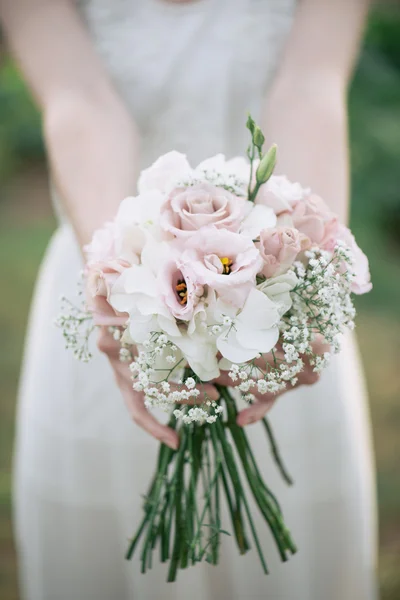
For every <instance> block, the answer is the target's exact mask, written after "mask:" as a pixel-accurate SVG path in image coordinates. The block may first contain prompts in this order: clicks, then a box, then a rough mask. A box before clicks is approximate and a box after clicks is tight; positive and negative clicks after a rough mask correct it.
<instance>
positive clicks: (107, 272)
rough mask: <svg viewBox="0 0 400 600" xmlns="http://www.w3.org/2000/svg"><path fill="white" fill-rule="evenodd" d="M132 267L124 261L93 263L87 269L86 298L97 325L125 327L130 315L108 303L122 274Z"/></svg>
mask: <svg viewBox="0 0 400 600" xmlns="http://www.w3.org/2000/svg"><path fill="white" fill-rule="evenodd" d="M128 267H130V264H129V263H128V262H127V261H124V260H113V261H109V262H97V263H91V264H89V265H88V266H87V268H86V296H87V298H88V305H89V308H90V310H91V311H92V312H93V317H94V322H95V323H96V325H108V326H112V325H123V324H124V323H126V321H127V319H128V315H126V314H123V313H119V312H117V311H115V310H114V309H113V308H112V306H110V304H109V303H108V299H109V297H110V293H111V289H112V286H113V285H114V283H115V282H116V280H117V279H118V277H119V276H120V275H121V273H122V272H123V271H124V270H125V269H127V268H128Z"/></svg>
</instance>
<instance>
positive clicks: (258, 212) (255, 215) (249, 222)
mask: <svg viewBox="0 0 400 600" xmlns="http://www.w3.org/2000/svg"><path fill="white" fill-rule="evenodd" d="M250 204H252V203H250ZM252 206H253V207H252V210H251V211H250V213H249V214H248V215H247V217H246V218H245V219H244V220H243V222H242V224H241V227H240V233H242V234H243V235H247V236H249V237H251V239H255V238H256V237H258V235H259V234H260V231H262V230H263V229H267V228H270V227H275V225H276V214H275V213H274V211H273V210H272V208H269V207H268V206H263V205H262V204H256V205H252Z"/></svg>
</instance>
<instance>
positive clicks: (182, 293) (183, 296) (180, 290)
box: [175, 279, 188, 305]
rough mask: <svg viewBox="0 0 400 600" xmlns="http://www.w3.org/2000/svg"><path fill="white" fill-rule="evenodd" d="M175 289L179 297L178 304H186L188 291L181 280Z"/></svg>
mask: <svg viewBox="0 0 400 600" xmlns="http://www.w3.org/2000/svg"><path fill="white" fill-rule="evenodd" d="M175 289H176V292H177V294H178V297H179V302H180V303H181V304H182V305H184V304H187V297H188V291H187V285H186V283H185V281H184V280H183V279H179V280H178V283H177V284H176V286H175Z"/></svg>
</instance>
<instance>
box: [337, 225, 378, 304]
mask: <svg viewBox="0 0 400 600" xmlns="http://www.w3.org/2000/svg"><path fill="white" fill-rule="evenodd" d="M338 239H339V240H342V241H343V242H344V243H345V244H346V245H347V246H348V247H349V248H350V250H351V251H352V253H353V257H354V262H353V271H354V274H355V277H354V279H353V281H352V285H351V291H352V292H353V293H354V294H366V293H367V292H369V291H370V290H371V289H372V283H371V275H370V272H369V263H368V258H367V257H366V256H365V254H364V252H363V251H362V250H361V248H360V247H359V246H358V244H357V242H356V240H355V238H354V235H353V234H352V233H351V231H350V229H348V228H347V227H345V226H344V225H340V226H339V235H338Z"/></svg>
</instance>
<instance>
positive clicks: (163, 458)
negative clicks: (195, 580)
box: [126, 386, 296, 582]
mask: <svg viewBox="0 0 400 600" xmlns="http://www.w3.org/2000/svg"><path fill="white" fill-rule="evenodd" d="M218 391H219V393H220V402H223V403H224V404H225V414H226V419H224V420H223V419H222V418H221V417H218V419H217V421H216V422H215V423H213V424H204V425H198V424H193V423H192V424H190V425H182V426H181V427H180V430H179V435H180V445H179V449H178V450H176V451H175V450H172V449H171V448H169V447H168V446H165V445H164V444H161V446H160V450H159V455H158V461H157V468H156V472H155V475H154V478H153V480H152V483H151V485H150V488H149V490H148V493H147V495H146V496H145V501H144V507H143V510H144V515H143V519H142V522H141V524H140V526H139V527H138V530H137V532H136V534H135V536H134V537H133V539H132V540H131V542H130V544H129V548H128V551H127V553H126V558H127V559H130V558H131V557H132V556H133V554H134V552H135V550H136V549H137V548H138V547H139V543H140V542H142V543H141V549H140V560H141V571H142V573H145V572H146V571H147V570H148V569H151V567H152V562H153V552H154V551H155V550H156V548H157V546H158V552H159V556H160V560H161V562H168V561H169V569H168V578H167V581H169V582H172V581H175V580H176V577H177V573H178V569H185V568H187V567H188V566H190V565H194V564H196V563H197V562H201V561H202V560H206V561H207V562H208V563H210V564H212V565H217V564H218V560H219V552H220V541H221V535H233V537H234V538H235V540H236V544H237V546H238V549H239V552H240V553H241V554H244V553H246V552H247V551H248V550H250V543H251V542H250V540H251V541H252V543H254V546H255V548H256V551H257V553H258V556H259V558H260V561H261V565H262V568H263V570H264V573H265V574H267V573H268V567H267V563H266V560H265V558H264V553H263V550H262V547H261V543H260V538H259V532H258V531H257V530H256V527H255V524H254V519H253V515H252V511H251V508H250V505H249V501H248V498H247V494H248V492H247V488H245V486H244V484H243V480H244V479H246V480H247V484H248V488H249V489H250V491H251V494H252V496H253V498H254V500H255V504H256V505H257V507H258V509H259V511H260V512H261V514H262V516H263V518H264V519H265V521H266V523H267V524H268V526H269V528H270V530H271V533H272V535H273V537H274V539H275V542H276V546H277V549H278V551H279V554H280V556H281V559H282V560H283V561H286V560H287V559H288V557H289V555H290V554H294V553H295V552H296V547H295V545H294V543H293V540H292V538H291V535H290V532H289V530H288V529H287V527H286V526H285V523H284V521H283V516H282V512H281V509H280V507H279V504H278V502H277V500H276V498H275V496H274V495H273V493H272V492H271V490H270V489H269V488H268V486H267V485H266V483H265V481H264V480H263V478H262V476H261V473H260V471H259V469H258V466H257V463H256V460H255V458H254V455H253V452H252V449H251V446H250V443H249V440H248V438H247V435H246V432H245V430H244V429H243V428H242V427H239V426H238V425H237V424H236V416H237V407H236V403H235V400H234V398H233V397H232V395H231V394H230V392H229V389H228V388H226V387H223V386H218ZM169 425H170V426H171V427H176V419H175V417H172V418H171V421H170V423H169ZM263 425H264V428H265V431H266V434H267V437H268V439H269V442H270V445H271V451H272V453H273V456H274V459H275V462H276V464H277V467H278V468H279V470H280V472H281V474H282V476H283V478H284V479H285V481H286V482H287V483H288V484H291V483H292V482H291V479H290V477H289V475H288V474H287V472H286V469H285V467H284V465H283V463H282V460H281V458H280V455H279V452H278V448H277V445H276V442H275V440H274V437H273V434H272V430H271V427H270V425H269V423H268V421H267V420H266V419H264V420H263ZM228 432H229V434H228ZM234 447H235V448H236V453H235V452H234ZM236 456H238V457H239V461H240V463H241V467H242V468H241V469H240V468H239V465H238V464H237V458H236ZM243 475H244V476H243ZM222 493H223V494H224V495H225V499H226V503H227V506H228V509H229V514H230V519H231V531H232V534H231V533H230V532H228V531H227V530H226V529H222V523H221V508H220V507H221V495H222Z"/></svg>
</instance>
